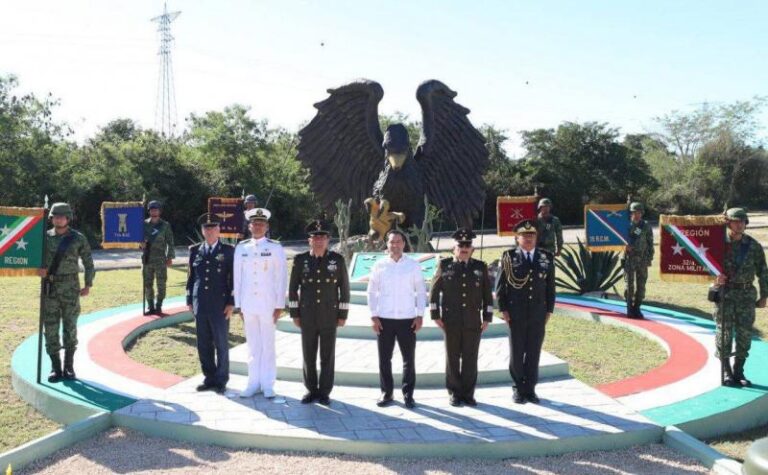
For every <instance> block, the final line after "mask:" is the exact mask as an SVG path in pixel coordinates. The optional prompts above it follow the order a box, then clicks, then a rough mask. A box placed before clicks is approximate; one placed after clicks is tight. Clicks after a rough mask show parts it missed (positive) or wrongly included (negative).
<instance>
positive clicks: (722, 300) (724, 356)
mask: <svg viewBox="0 0 768 475" xmlns="http://www.w3.org/2000/svg"><path fill="white" fill-rule="evenodd" d="M725 232H726V234H725V236H727V233H728V230H727V227H726V231H725ZM725 236H723V245H724V246H727V245H728V240H727V238H726V237H725ZM723 271H725V266H723ZM727 277H728V275H726V278H727ZM726 285H727V282H726ZM725 287H726V286H725V285H723V286H722V287H721V288H720V301H719V302H717V314H718V315H720V386H722V385H723V384H725V376H726V375H725V362H726V361H728V360H729V359H730V358H731V341H730V339H729V340H728V351H727V352H726V351H725V333H726V330H725V326H726V323H725V315H724V314H723V307H724V306H725ZM715 326H717V322H715Z"/></svg>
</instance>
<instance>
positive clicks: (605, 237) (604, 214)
mask: <svg viewBox="0 0 768 475" xmlns="http://www.w3.org/2000/svg"><path fill="white" fill-rule="evenodd" d="M584 228H585V230H586V233H587V249H589V250H590V251H593V252H606V251H623V250H624V249H625V247H626V246H627V242H628V240H629V210H627V205H625V204H618V205H602V204H598V205H584Z"/></svg>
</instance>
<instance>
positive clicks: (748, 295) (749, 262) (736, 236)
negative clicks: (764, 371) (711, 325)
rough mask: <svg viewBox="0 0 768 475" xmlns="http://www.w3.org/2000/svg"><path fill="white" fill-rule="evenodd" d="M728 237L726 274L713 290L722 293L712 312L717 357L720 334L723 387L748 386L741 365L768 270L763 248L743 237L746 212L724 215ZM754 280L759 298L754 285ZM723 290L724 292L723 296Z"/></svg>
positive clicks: (765, 293)
mask: <svg viewBox="0 0 768 475" xmlns="http://www.w3.org/2000/svg"><path fill="white" fill-rule="evenodd" d="M726 219H727V220H728V236H727V237H726V246H725V262H724V267H725V272H724V273H723V274H721V275H720V276H719V277H718V278H717V282H716V286H717V287H719V288H720V289H721V295H722V302H720V304H719V305H718V306H717V307H716V308H715V312H714V319H715V322H716V324H717V331H716V336H715V338H716V341H715V346H716V347H717V356H718V357H720V355H721V354H722V351H723V348H722V344H723V332H725V342H726V345H727V348H728V350H727V353H728V355H727V358H726V359H725V362H724V367H725V374H726V377H725V380H724V382H723V384H724V385H725V386H751V384H752V383H751V382H750V381H749V380H748V379H747V378H746V377H745V376H744V363H745V362H746V360H747V356H748V355H749V349H750V347H751V346H752V325H753V324H754V322H755V307H758V308H764V307H765V304H766V297H768V267H766V264H765V252H764V251H763V247H762V246H761V245H760V243H759V242H757V241H756V240H755V239H754V238H752V237H751V236H749V235H747V234H745V233H744V230H745V229H746V227H747V224H749V218H748V216H747V212H746V210H744V209H743V208H731V209H729V210H728V211H726ZM755 277H757V281H758V284H759V286H760V298H759V299H758V297H757V295H758V294H757V290H756V289H755V286H754V285H753V282H754V280H755ZM723 290H724V292H723ZM734 333H735V337H736V338H735V339H736V352H735V354H734V356H735V359H734V364H733V368H731V361H730V354H731V342H732V341H733V339H734Z"/></svg>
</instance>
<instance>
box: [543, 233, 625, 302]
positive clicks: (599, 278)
mask: <svg viewBox="0 0 768 475" xmlns="http://www.w3.org/2000/svg"><path fill="white" fill-rule="evenodd" d="M577 241H578V244H579V245H578V250H575V249H573V248H570V247H565V248H563V250H562V252H561V254H560V256H559V257H558V258H557V259H555V266H557V269H558V271H559V272H558V274H559V275H560V276H566V277H568V279H569V280H570V281H569V280H566V279H563V278H562V277H556V278H555V282H556V284H557V285H558V286H559V287H562V288H564V289H568V290H572V291H574V292H578V293H579V294H585V293H587V292H605V291H607V290H608V289H610V288H611V287H613V286H614V285H616V283H617V282H618V281H619V280H621V278H622V276H623V275H624V272H623V268H622V266H621V262H620V254H619V253H618V252H614V251H609V252H592V251H589V250H588V249H587V247H586V246H585V245H584V243H582V242H581V240H580V239H578V238H577Z"/></svg>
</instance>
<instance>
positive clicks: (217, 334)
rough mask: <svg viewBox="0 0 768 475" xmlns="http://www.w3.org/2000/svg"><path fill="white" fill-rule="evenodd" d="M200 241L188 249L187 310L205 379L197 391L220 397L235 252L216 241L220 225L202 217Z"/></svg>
mask: <svg viewBox="0 0 768 475" xmlns="http://www.w3.org/2000/svg"><path fill="white" fill-rule="evenodd" d="M198 222H199V223H200V226H201V228H202V233H203V238H204V241H203V242H201V243H198V244H195V245H192V246H190V247H189V267H188V270H187V307H188V308H189V311H190V312H192V314H193V315H194V316H195V332H196V334H197V355H198V357H199V358H200V366H201V367H202V370H203V376H204V377H205V379H204V380H203V383H202V384H200V385H199V386H197V390H198V391H208V390H211V389H213V390H215V391H216V392H217V393H219V394H223V393H224V392H225V391H226V388H227V382H228V381H229V318H230V316H231V315H232V310H233V308H234V306H235V300H234V297H232V287H233V279H232V265H233V261H234V257H235V248H234V247H233V246H230V245H229V244H225V243H223V242H221V241H220V240H219V235H220V234H221V227H220V224H221V223H220V222H219V221H218V220H217V218H216V217H215V216H214V215H212V214H210V213H206V214H204V215H203V216H201V217H200V219H199V220H198Z"/></svg>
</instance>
